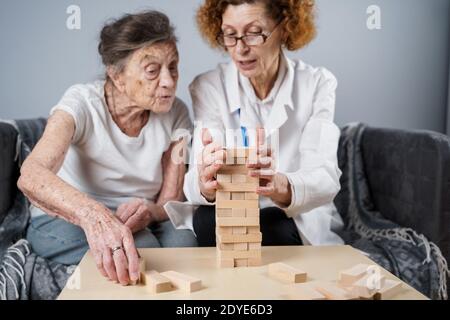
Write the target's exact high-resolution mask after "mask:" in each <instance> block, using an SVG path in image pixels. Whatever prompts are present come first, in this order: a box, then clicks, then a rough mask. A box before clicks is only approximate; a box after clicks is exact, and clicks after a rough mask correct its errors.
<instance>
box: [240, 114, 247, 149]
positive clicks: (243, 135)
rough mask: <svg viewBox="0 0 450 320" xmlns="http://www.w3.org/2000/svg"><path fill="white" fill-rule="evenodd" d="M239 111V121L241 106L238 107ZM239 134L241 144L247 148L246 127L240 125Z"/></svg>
mask: <svg viewBox="0 0 450 320" xmlns="http://www.w3.org/2000/svg"><path fill="white" fill-rule="evenodd" d="M238 112H239V122H241V121H240V120H241V108H239V109H238ZM241 134H242V144H243V145H244V147H246V148H248V134H247V128H246V127H244V126H242V125H241Z"/></svg>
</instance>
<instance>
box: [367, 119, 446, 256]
mask: <svg viewBox="0 0 450 320" xmlns="http://www.w3.org/2000/svg"><path fill="white" fill-rule="evenodd" d="M361 147H362V155H363V161H364V168H365V172H366V175H367V179H368V184H369V189H370V193H371V197H372V200H373V203H374V205H375V206H376V209H377V210H378V211H379V212H380V213H381V214H382V215H383V216H384V217H385V218H387V219H389V220H391V221H393V222H396V223H397V224H399V225H401V226H403V227H408V228H412V229H414V230H415V231H417V232H419V233H422V234H424V235H425V236H426V237H427V238H428V239H430V240H431V241H433V242H434V243H436V245H438V246H439V248H440V249H441V251H442V253H443V255H444V256H445V258H446V259H447V261H450V137H448V136H445V135H442V134H439V133H435V132H431V131H405V130H394V129H381V128H370V127H368V128H366V130H365V131H364V134H363V138H362V146H361Z"/></svg>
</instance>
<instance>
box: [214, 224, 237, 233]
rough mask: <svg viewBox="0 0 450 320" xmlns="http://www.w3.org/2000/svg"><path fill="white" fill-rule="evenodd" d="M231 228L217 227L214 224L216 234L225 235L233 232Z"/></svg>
mask: <svg viewBox="0 0 450 320" xmlns="http://www.w3.org/2000/svg"><path fill="white" fill-rule="evenodd" d="M233 231H234V230H233V228H231V227H217V226H216V234H217V235H226V234H228V235H231V234H233Z"/></svg>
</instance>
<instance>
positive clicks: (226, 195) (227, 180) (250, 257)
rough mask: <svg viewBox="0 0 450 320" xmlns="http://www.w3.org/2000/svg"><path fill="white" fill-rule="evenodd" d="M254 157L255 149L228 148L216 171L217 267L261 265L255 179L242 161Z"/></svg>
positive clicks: (256, 183) (247, 161)
mask: <svg viewBox="0 0 450 320" xmlns="http://www.w3.org/2000/svg"><path fill="white" fill-rule="evenodd" d="M255 160H256V150H255V149H248V148H243V149H228V150H227V159H226V165H225V166H224V167H222V168H221V170H219V172H218V173H217V182H218V185H219V187H218V190H217V192H216V242H217V262H218V265H219V267H221V268H234V267H251V266H259V265H261V241H262V235H261V232H260V221H259V196H258V194H257V193H256V189H257V187H258V186H259V179H257V178H254V177H250V176H249V175H248V171H249V170H248V169H247V166H246V164H247V163H249V162H250V161H255Z"/></svg>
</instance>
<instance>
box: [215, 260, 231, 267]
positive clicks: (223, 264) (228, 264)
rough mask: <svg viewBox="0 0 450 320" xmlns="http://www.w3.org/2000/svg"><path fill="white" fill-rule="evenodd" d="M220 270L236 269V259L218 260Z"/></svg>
mask: <svg viewBox="0 0 450 320" xmlns="http://www.w3.org/2000/svg"><path fill="white" fill-rule="evenodd" d="M217 265H218V266H219V268H234V259H217Z"/></svg>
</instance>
